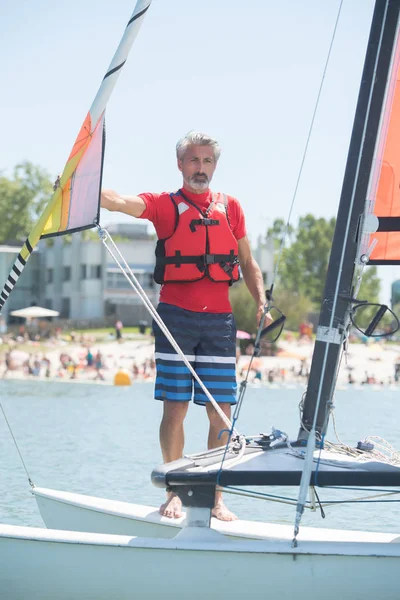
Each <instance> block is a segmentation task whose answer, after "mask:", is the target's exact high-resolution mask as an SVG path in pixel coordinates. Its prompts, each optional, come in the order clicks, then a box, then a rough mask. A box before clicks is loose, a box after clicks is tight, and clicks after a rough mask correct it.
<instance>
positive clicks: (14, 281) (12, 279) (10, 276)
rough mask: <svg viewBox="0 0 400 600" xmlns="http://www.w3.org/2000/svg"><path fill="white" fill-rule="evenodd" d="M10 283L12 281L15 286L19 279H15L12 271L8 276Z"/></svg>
mask: <svg viewBox="0 0 400 600" xmlns="http://www.w3.org/2000/svg"><path fill="white" fill-rule="evenodd" d="M8 283H12V284H13V287H14V285H15V284H16V283H17V280H16V279H14V277H12V275H11V273H10V274H9V276H8Z"/></svg>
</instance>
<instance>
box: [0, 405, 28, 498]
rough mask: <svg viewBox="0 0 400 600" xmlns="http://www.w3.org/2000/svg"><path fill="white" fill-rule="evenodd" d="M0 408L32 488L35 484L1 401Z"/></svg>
mask: <svg viewBox="0 0 400 600" xmlns="http://www.w3.org/2000/svg"><path fill="white" fill-rule="evenodd" d="M0 409H1V412H2V413H3V417H4V420H5V422H6V424H7V427H8V430H9V432H10V434H11V437H12V439H13V441H14V444H15V447H16V449H17V452H18V454H19V457H20V459H21V463H22V466H23V468H24V470H25V473H26V476H27V477H28V481H29V485H30V486H31V487H32V488H34V487H35V484H34V483H33V481H32V479H31V476H30V475H29V472H28V469H27V466H26V464H25V461H24V459H23V457H22V453H21V451H20V449H19V447H18V444H17V440H16V438H15V435H14V434H13V431H12V429H11V425H10V423H9V421H8V419H7V416H6V413H5V410H4V408H3V405H2V403H1V402H0Z"/></svg>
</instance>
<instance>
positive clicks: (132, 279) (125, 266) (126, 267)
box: [98, 226, 242, 439]
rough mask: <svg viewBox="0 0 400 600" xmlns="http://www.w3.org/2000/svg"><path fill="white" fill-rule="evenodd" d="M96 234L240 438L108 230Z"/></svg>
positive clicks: (217, 409) (237, 435)
mask: <svg viewBox="0 0 400 600" xmlns="http://www.w3.org/2000/svg"><path fill="white" fill-rule="evenodd" d="M98 234H99V237H100V239H101V241H102V242H103V244H104V246H105V248H106V249H107V251H108V252H109V254H110V255H111V256H112V258H113V259H114V261H115V263H116V264H117V265H118V267H119V268H120V270H121V272H122V273H123V275H124V277H125V278H126V279H127V281H128V282H129V284H130V286H131V287H132V288H133V289H134V290H135V292H136V293H137V294H138V296H139V297H140V299H141V300H142V301H143V304H144V305H145V306H146V308H147V310H148V311H149V313H150V314H151V316H152V317H153V319H154V320H155V321H156V323H157V324H158V325H159V327H160V329H161V331H162V332H163V333H164V335H165V337H166V338H167V340H168V341H169V343H170V344H171V346H172V347H173V348H174V350H175V351H176V353H177V354H179V356H180V357H181V359H182V362H183V363H184V364H185V366H186V367H187V368H188V369H189V371H190V373H191V375H192V377H193V378H194V379H195V380H196V381H197V383H198V384H199V385H200V387H201V389H202V390H203V392H204V393H205V395H206V396H207V398H208V400H209V401H210V402H211V404H212V405H213V407H214V408H215V410H216V412H217V413H218V415H219V417H221V419H222V421H223V422H224V423H225V425H226V427H227V429H229V431H231V433H232V434H234V435H235V436H236V437H237V438H238V439H242V436H239V434H238V432H237V431H236V430H235V429H234V428H233V424H232V423H231V421H230V420H229V419H228V417H227V416H226V415H225V414H224V412H223V411H222V410H221V408H220V407H219V405H218V403H217V402H216V400H215V399H214V398H213V397H212V395H211V394H210V392H209V391H208V389H207V388H206V386H205V385H204V383H203V382H202V381H201V379H200V378H199V376H198V375H197V373H196V371H195V370H194V369H193V367H192V365H191V364H190V362H189V361H188V360H187V358H186V356H185V355H184V353H183V352H182V350H181V349H180V347H179V346H178V344H177V343H176V341H175V339H174V337H173V336H172V334H171V333H170V331H169V329H168V328H167V326H166V325H165V323H164V321H163V320H162V319H161V317H160V315H159V314H158V312H157V310H156V309H155V308H154V306H153V305H152V303H151V301H150V299H149V297H148V296H147V294H146V292H145V291H144V289H143V288H142V286H141V285H140V283H139V281H138V280H137V278H136V277H135V275H134V273H133V272H132V270H131V268H130V267H129V265H128V263H127V262H126V260H125V259H124V257H123V256H122V254H121V252H120V251H119V249H118V247H117V246H116V244H115V243H114V241H113V239H112V238H111V236H110V234H109V233H108V231H106V230H105V229H103V228H101V227H100V226H98ZM108 242H111V244H112V246H113V248H114V250H115V252H116V253H117V254H118V256H119V259H118V258H117V256H116V255H115V254H114V252H113V250H112V249H111V248H109V246H108V245H107V243H108ZM120 261H121V262H122V263H123V266H122V264H121V262H120Z"/></svg>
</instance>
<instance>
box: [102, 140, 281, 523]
mask: <svg viewBox="0 0 400 600" xmlns="http://www.w3.org/2000/svg"><path fill="white" fill-rule="evenodd" d="M176 154H177V161H178V169H179V170H180V171H181V173H182V177H183V185H182V188H181V189H179V190H178V191H177V192H174V193H172V194H167V193H161V194H153V193H144V194H139V195H138V196H120V195H119V194H117V193H116V192H114V191H112V190H102V194H101V206H102V207H103V208H106V209H108V210H111V211H120V212H123V213H125V214H128V215H132V216H133V217H137V218H141V219H148V220H149V221H151V222H152V223H153V224H154V227H155V229H156V232H157V236H158V242H157V247H156V268H155V271H154V278H155V280H156V282H158V283H160V284H162V287H161V291H160V303H159V305H158V307H157V311H158V313H159V314H160V316H161V318H162V319H163V321H164V322H165V324H166V325H167V327H168V329H169V330H170V331H171V333H172V335H173V336H174V338H175V339H176V341H177V343H178V345H179V346H180V348H181V349H182V351H183V352H184V353H185V356H186V357H187V358H188V359H189V360H190V361H191V363H192V365H193V367H194V369H195V370H196V372H197V373H198V375H199V377H200V379H201V380H202V381H203V382H204V383H205V385H206V387H207V389H208V390H209V392H210V393H211V394H212V396H213V397H214V399H215V400H216V401H217V402H218V404H219V406H220V408H221V409H222V411H223V412H224V414H225V415H227V417H228V418H230V415H231V405H232V404H235V403H236V371H235V363H236V326H235V322H234V318H233V315H232V309H231V306H230V302H229V294H228V292H229V286H230V285H231V284H232V283H233V282H234V281H237V279H238V278H239V270H238V264H239V263H240V268H241V271H242V274H243V277H244V280H245V282H246V285H247V287H248V289H249V290H250V292H251V294H252V296H253V298H254V300H255V302H256V305H257V322H258V321H259V319H260V318H261V315H262V312H263V307H264V287H263V279H262V274H261V271H260V268H259V267H258V265H257V263H256V262H255V260H254V258H253V256H252V254H251V249H250V244H249V241H248V239H247V236H246V228H245V219H244V215H243V211H242V208H241V206H240V204H239V202H238V201H237V200H236V199H235V198H233V197H231V196H226V195H224V194H220V193H218V194H215V193H214V194H213V193H212V192H211V191H210V189H209V184H210V182H211V179H212V177H213V174H214V171H215V169H216V166H217V162H218V159H219V156H220V148H219V146H218V143H217V142H216V140H214V139H213V138H211V137H209V136H207V135H205V134H203V133H198V132H194V131H192V132H189V133H188V134H187V135H186V136H185V137H184V138H182V139H181V140H180V141H179V142H178V143H177V146H176ZM269 320H270V318H269V316H268V318H267V322H266V324H267V323H268V322H269ZM154 333H155V350H156V367H157V376H156V384H155V398H156V399H158V400H162V401H163V402H164V409H163V417H162V421H161V426H160V444H161V450H162V454H163V458H164V461H165V462H171V461H173V460H177V459H178V458H181V457H182V453H183V446H184V429H183V422H184V419H185V416H186V413H187V410H188V406H189V402H190V400H191V399H192V395H193V396H194V402H195V403H196V404H200V405H205V406H206V410H207V415H208V418H209V421H210V429H209V435H208V447H209V448H210V449H211V448H216V447H219V446H222V445H223V444H225V443H226V441H227V434H226V433H225V434H223V435H222V436H220V432H221V430H222V429H224V428H225V424H224V422H223V420H222V419H221V417H220V416H219V415H218V413H217V412H216V410H215V408H214V407H213V406H212V404H211V403H210V401H209V400H208V399H207V397H206V396H205V394H204V393H203V392H202V390H201V388H200V387H199V385H198V384H197V382H195V383H194V386H193V378H192V376H191V374H190V372H189V370H188V369H187V367H185V366H184V364H183V363H182V361H181V360H180V359H179V356H178V355H177V354H176V352H175V351H174V350H173V348H172V347H171V345H170V344H169V342H168V341H167V339H166V338H165V336H164V335H163V333H162V332H161V331H160V329H159V327H158V326H157V325H156V324H155V325H154ZM192 388H193V389H192ZM193 392H194V393H193ZM181 509H182V505H181V501H180V500H179V498H178V497H177V496H176V495H174V494H169V495H168V498H167V501H166V502H165V503H164V504H162V505H161V507H160V513H161V514H162V515H164V516H167V517H171V518H176V517H180V516H181ZM212 514H213V516H214V517H217V518H218V519H221V520H224V521H231V520H234V519H236V516H235V515H234V514H233V513H231V512H230V511H229V510H228V509H227V507H226V506H225V504H224V502H223V500H222V494H221V492H220V491H217V492H216V496H215V506H214V509H213V512H212Z"/></svg>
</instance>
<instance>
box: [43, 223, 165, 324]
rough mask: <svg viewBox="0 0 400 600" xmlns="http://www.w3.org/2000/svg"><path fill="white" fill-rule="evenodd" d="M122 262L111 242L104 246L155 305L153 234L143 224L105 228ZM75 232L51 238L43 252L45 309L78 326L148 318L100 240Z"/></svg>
mask: <svg viewBox="0 0 400 600" xmlns="http://www.w3.org/2000/svg"><path fill="white" fill-rule="evenodd" d="M107 231H108V232H109V233H110V235H111V236H112V238H113V239H114V240H115V243H116V245H117V247H118V250H119V252H120V254H121V255H122V257H123V258H121V257H120V256H118V253H117V251H116V250H115V248H114V247H113V245H112V244H111V243H108V247H109V248H110V249H111V250H112V252H113V253H115V255H116V257H117V258H118V260H119V261H120V262H121V264H122V263H123V260H125V261H126V264H127V265H128V266H129V269H130V270H131V271H132V273H133V275H134V276H135V277H136V279H137V280H138V282H139V283H140V285H141V286H142V288H143V289H144V291H145V292H146V294H147V296H148V297H149V299H150V301H151V302H152V303H153V304H157V301H158V294H159V290H158V286H157V285H156V284H155V283H154V281H153V277H152V274H153V269H154V244H155V241H154V236H152V235H149V234H148V233H147V224H146V223H127V224H115V225H110V226H109V227H108V228H107ZM93 238H94V236H90V239H88V236H87V234H86V235H85V233H84V232H83V233H78V234H76V233H75V234H73V235H72V236H69V238H68V241H69V243H66V239H65V238H64V237H58V238H54V245H53V246H52V247H51V248H47V249H43V247H42V252H41V254H42V260H43V269H44V271H45V281H44V287H43V296H44V305H45V306H46V308H52V309H54V310H58V311H59V313H60V317H61V318H64V319H71V320H73V321H74V322H76V323H77V325H76V326H78V325H79V322H80V323H82V325H83V324H84V322H87V323H91V324H94V323H97V324H99V323H104V322H108V323H109V322H111V321H113V320H115V319H117V318H118V319H121V320H122V321H123V323H124V325H137V324H138V323H139V321H141V320H143V319H145V320H148V319H149V316H148V313H147V310H146V308H145V306H144V305H143V302H142V301H141V300H140V298H139V296H138V295H137V294H136V293H135V291H134V290H133V288H132V286H131V284H130V282H129V281H128V279H127V278H126V276H125V275H124V273H123V272H122V271H121V269H120V268H119V266H118V265H117V264H116V262H115V260H114V258H113V257H112V256H111V255H110V254H109V252H108V251H107V248H106V247H105V246H104V244H103V243H101V241H100V239H95V238H94V239H93Z"/></svg>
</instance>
